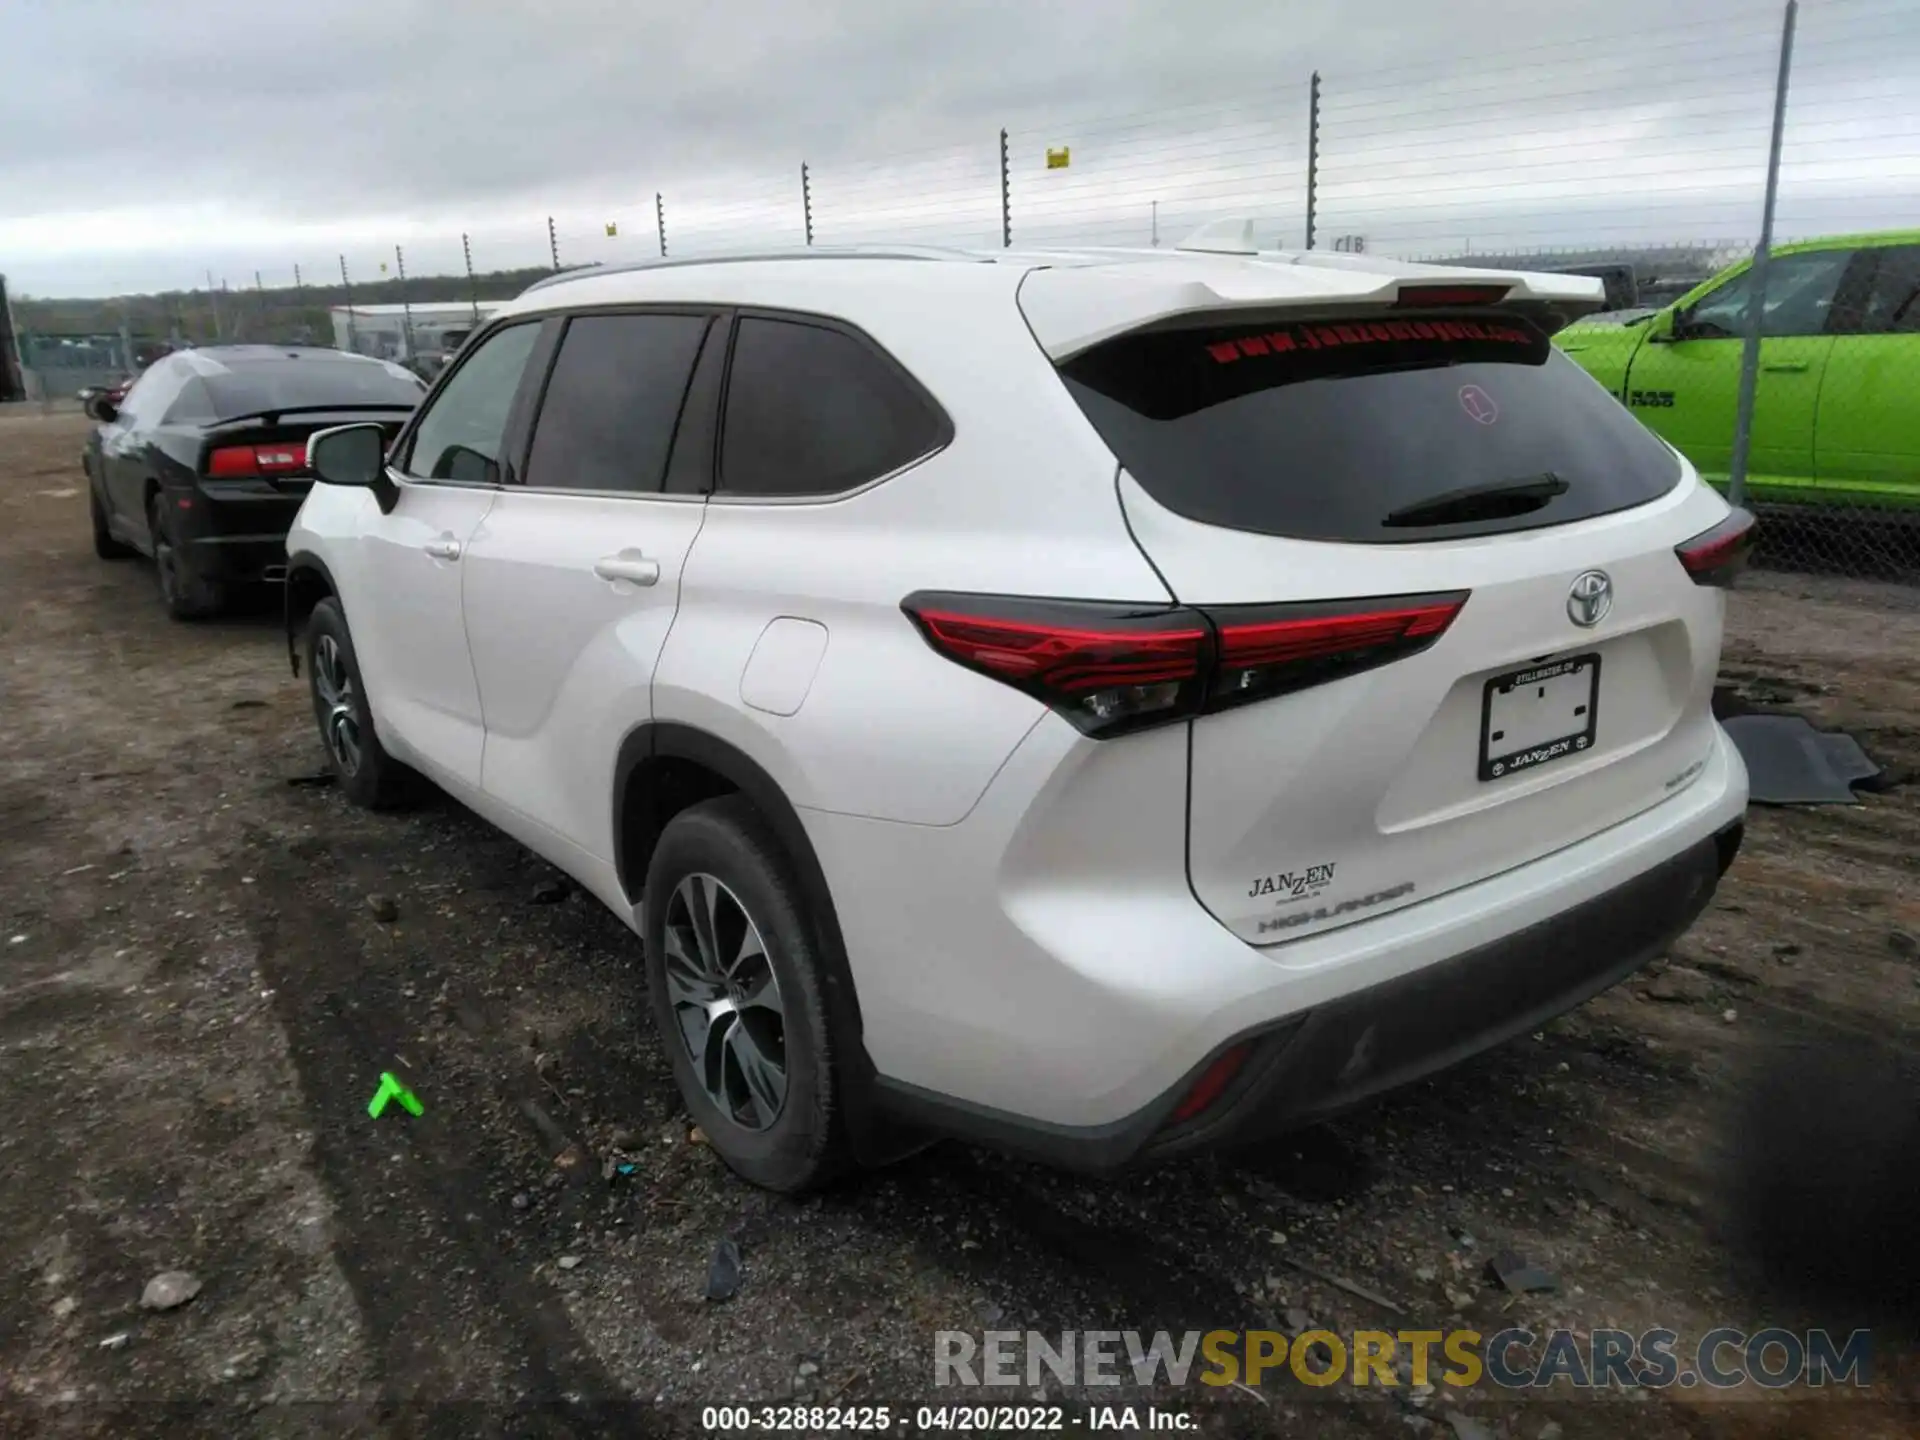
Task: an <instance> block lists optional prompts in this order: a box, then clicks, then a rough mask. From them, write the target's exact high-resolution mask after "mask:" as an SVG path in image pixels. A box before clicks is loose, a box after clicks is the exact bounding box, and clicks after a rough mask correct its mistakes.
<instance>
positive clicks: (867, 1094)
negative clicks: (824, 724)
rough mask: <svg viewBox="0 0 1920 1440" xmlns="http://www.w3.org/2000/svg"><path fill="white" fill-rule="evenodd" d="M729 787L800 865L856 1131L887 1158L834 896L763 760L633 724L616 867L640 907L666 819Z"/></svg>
mask: <svg viewBox="0 0 1920 1440" xmlns="http://www.w3.org/2000/svg"><path fill="white" fill-rule="evenodd" d="M727 794H739V795H741V796H744V797H745V798H746V799H747V800H748V801H750V802H751V803H752V805H753V807H754V808H755V809H756V810H757V811H759V813H760V815H761V816H762V818H763V819H765V821H766V822H767V825H768V827H769V828H770V829H771V830H772V831H773V834H774V837H775V838H776V839H777V840H779V842H780V844H781V848H782V849H783V850H785V852H786V854H787V857H788V859H789V861H790V862H791V863H792V865H793V867H794V872H795V875H796V878H798V880H799V882H800V886H801V889H802V891H803V892H804V893H805V896H806V901H807V911H808V914H809V916H810V917H811V919H812V921H813V925H814V928H815V932H816V940H817V942H818V943H817V944H816V946H815V950H816V953H817V954H818V955H819V956H820V957H821V960H822V964H823V969H824V972H825V973H824V974H823V975H822V976H821V979H822V980H823V981H824V983H825V989H826V996H827V1008H828V1023H829V1024H830V1025H831V1026H832V1027H833V1036H834V1049H835V1052H836V1054H837V1056H838V1057H839V1061H840V1064H839V1070H840V1080H841V1092H842V1094H841V1099H842V1103H843V1105H844V1107H845V1110H846V1119H847V1123H848V1130H849V1134H850V1137H851V1138H852V1140H853V1144H854V1147H855V1152H856V1154H858V1155H860V1156H861V1158H863V1159H867V1160H878V1159H881V1158H884V1157H885V1155H886V1154H887V1153H889V1152H890V1150H891V1149H892V1147H893V1143H894V1142H893V1139H892V1137H891V1136H890V1134H889V1128H890V1127H888V1126H887V1125H886V1124H885V1123H883V1120H882V1117H881V1116H880V1114H879V1112H878V1110H877V1108H876V1105H875V1100H874V1094H875V1087H874V1069H873V1062H872V1060H871V1059H870V1058H869V1057H868V1055H867V1048H866V1043H865V1040H864V1038H863V1034H864V1032H863V1028H862V1020H861V1013H860V997H859V993H858V991H857V989H856V987H855V985H854V980H853V971H852V967H851V966H850V965H849V964H848V963H847V950H846V944H845V941H844V939H843V937H842V935H841V931H840V920H839V914H838V911H837V910H836V908H835V906H834V902H833V894H832V891H831V890H830V889H829V888H828V885H827V877H826V872H825V871H824V870H823V869H822V868H821V865H820V857H819V855H818V854H817V853H816V852H815V851H814V848H813V841H812V840H811V839H809V838H808V835H807V830H806V826H805V825H804V824H803V823H802V822H801V820H800V814H799V812H798V811H797V810H796V809H795V808H794V805H793V802H792V801H791V800H789V799H788V798H787V795H786V792H785V791H784V790H782V789H781V788H780V784H779V782H778V781H776V780H775V779H774V778H773V776H772V775H770V774H768V773H767V771H766V769H765V767H763V766H762V765H761V764H760V763H759V762H758V761H756V760H754V759H753V757H751V756H750V755H748V754H746V752H744V751H743V750H741V749H740V748H739V747H738V746H735V745H733V744H731V743H729V742H728V741H726V740H722V739H721V738H720V737H719V736H717V735H714V734H712V733H711V732H709V731H705V730H700V729H697V728H695V727H694V726H691V725H682V724H678V723H675V722H673V721H650V722H648V723H646V724H644V725H640V726H637V727H636V728H635V729H633V730H632V731H630V732H629V733H628V734H627V736H626V738H625V739H624V740H623V741H622V742H621V745H620V753H619V757H618V759H617V761H616V763H615V766H614V777H613V854H614V870H615V873H616V874H617V875H618V876H619V880H620V887H621V890H622V891H623V892H624V894H625V896H626V899H627V901H628V903H629V904H632V905H636V906H638V905H639V904H640V903H641V902H642V900H643V898H644V896H643V892H644V891H645V889H646V874H647V867H648V866H649V865H650V864H651V863H652V860H653V853H654V849H655V847H656V846H657V845H658V843H659V839H660V835H661V832H662V831H664V830H665V829H666V827H667V824H668V822H669V821H671V820H672V819H673V817H674V816H675V815H677V814H679V813H680V811H681V810H684V809H686V808H687V807H688V806H690V805H695V804H698V803H699V802H700V801H702V800H706V799H711V798H713V797H715V796H717V795H727Z"/></svg>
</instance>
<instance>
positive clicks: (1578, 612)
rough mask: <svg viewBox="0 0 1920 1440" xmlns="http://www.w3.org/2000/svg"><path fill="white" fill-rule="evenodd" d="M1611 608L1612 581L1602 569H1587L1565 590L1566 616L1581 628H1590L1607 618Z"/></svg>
mask: <svg viewBox="0 0 1920 1440" xmlns="http://www.w3.org/2000/svg"><path fill="white" fill-rule="evenodd" d="M1612 609H1613V581H1611V580H1609V579H1608V578H1607V572H1606V571H1604V570H1588V571H1586V572H1585V573H1584V574H1582V575H1580V576H1578V577H1577V578H1576V579H1575V580H1574V582H1573V588H1572V589H1570V590H1568V591H1567V618H1568V619H1569V620H1571V621H1573V623H1574V624H1576V625H1578V626H1580V627H1581V628H1582V629H1585V630H1591V629H1592V628H1593V627H1594V626H1596V625H1598V624H1599V623H1600V622H1601V621H1602V620H1604V619H1606V618H1607V612H1608V611H1610V610H1612Z"/></svg>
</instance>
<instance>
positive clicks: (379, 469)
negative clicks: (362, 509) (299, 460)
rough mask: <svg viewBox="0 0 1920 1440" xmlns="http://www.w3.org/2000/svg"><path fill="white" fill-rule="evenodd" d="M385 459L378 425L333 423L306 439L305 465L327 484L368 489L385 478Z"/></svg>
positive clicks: (385, 441)
mask: <svg viewBox="0 0 1920 1440" xmlns="http://www.w3.org/2000/svg"><path fill="white" fill-rule="evenodd" d="M386 459H387V437H386V435H385V434H384V433H382V431H381V429H380V427H379V426H378V425H335V426H333V427H332V428H331V429H328V430H318V431H315V432H314V433H313V434H312V435H311V436H309V437H308V438H307V468H308V469H309V470H311V471H312V472H313V473H314V474H315V475H316V476H317V477H318V478H319V479H320V480H322V481H323V482H325V483H326V484H328V485H357V486H360V487H361V488H363V489H365V488H371V487H372V486H375V485H377V484H379V483H380V481H381V480H382V479H384V478H385V476H386Z"/></svg>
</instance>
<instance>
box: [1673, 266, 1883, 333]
mask: <svg viewBox="0 0 1920 1440" xmlns="http://www.w3.org/2000/svg"><path fill="white" fill-rule="evenodd" d="M1852 259H1853V251H1851V250H1803V251H1801V252H1799V253H1798V254H1794V255H1779V256H1775V257H1774V259H1773V260H1772V262H1771V263H1770V264H1769V265H1768V267H1767V298H1766V302H1765V304H1764V306H1763V307H1762V310H1761V316H1760V333H1761V335H1763V336H1768V337H1772V336H1781V335H1824V334H1826V333H1827V321H1828V316H1829V314H1830V313H1831V311H1832V309H1833V297H1834V295H1835V293H1836V292H1838V290H1839V289H1840V280H1841V277H1842V276H1844V275H1845V274H1846V273H1847V265H1848V263H1849V262H1851V261H1852ZM1752 283H1753V272H1752V271H1751V270H1748V271H1745V272H1744V273H1742V274H1740V275H1737V276H1735V277H1734V278H1733V279H1731V280H1729V281H1728V282H1727V283H1726V284H1724V285H1722V286H1721V287H1720V288H1719V289H1717V290H1715V291H1714V292H1713V293H1712V294H1710V295H1708V296H1707V297H1706V298H1705V299H1704V300H1701V301H1700V302H1699V303H1698V304H1696V305H1695V306H1694V307H1693V310H1692V313H1691V314H1690V316H1689V317H1688V322H1689V323H1688V333H1689V334H1690V335H1697V336H1698V337H1699V338H1701V339H1713V338H1716V337H1720V338H1733V337H1736V336H1740V335H1744V334H1745V333H1746V320H1747V295H1748V292H1749V290H1750V289H1751V286H1752Z"/></svg>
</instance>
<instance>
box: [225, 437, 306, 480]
mask: <svg viewBox="0 0 1920 1440" xmlns="http://www.w3.org/2000/svg"><path fill="white" fill-rule="evenodd" d="M306 468H307V452H306V447H305V446H304V445H303V444H301V443H300V442H298V441H287V442H285V443H283V444H275V445H223V446H221V447H220V448H219V449H218V450H215V451H213V452H212V453H211V454H210V455H208V456H207V474H209V475H217V476H235V475H266V476H279V475H301V474H304V473H305V472H306Z"/></svg>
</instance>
